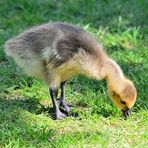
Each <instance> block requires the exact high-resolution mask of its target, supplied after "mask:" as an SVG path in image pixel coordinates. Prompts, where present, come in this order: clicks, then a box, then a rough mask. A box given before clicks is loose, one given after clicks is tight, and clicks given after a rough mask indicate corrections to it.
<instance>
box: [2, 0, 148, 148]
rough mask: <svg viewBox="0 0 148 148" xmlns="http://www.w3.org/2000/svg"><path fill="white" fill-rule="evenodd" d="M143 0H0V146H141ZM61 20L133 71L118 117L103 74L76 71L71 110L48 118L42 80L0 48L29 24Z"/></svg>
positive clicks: (147, 44)
mask: <svg viewBox="0 0 148 148" xmlns="http://www.w3.org/2000/svg"><path fill="white" fill-rule="evenodd" d="M146 6H147V1H144V0H141V1H140V0H129V1H122V0H111V1H108V0H105V1H104V0H92V1H91V2H90V1H89V0H88V1H87V0H84V1H81V0H76V1H74V0H68V1H67V0H63V1H56V0H53V1H51V0H44V1H42V0H30V1H26V0H13V1H12V0H5V1H4V0H3V1H0V36H1V38H0V147H8V148H9V147H18V148H19V147H61V148H65V147H70V148H71V147H91V148H92V147H138V148H139V147H141V148H144V147H147V145H148V142H147V139H148V134H147V133H148V122H147V119H148V113H147V104H148V101H147V97H148V91H147V88H148V83H147V80H148V60H147V59H148V22H147V16H148V11H147V7H146ZM49 21H64V22H69V23H74V24H77V25H80V26H82V27H83V28H85V29H86V30H88V31H90V32H92V33H93V34H94V35H95V36H96V38H97V39H98V40H99V42H101V43H103V45H104V48H105V50H106V51H107V52H108V54H109V55H110V56H111V57H113V58H114V59H115V60H116V61H117V62H118V63H119V64H120V66H121V67H122V69H123V71H124V73H125V75H126V76H127V77H129V78H130V79H132V80H133V81H134V83H135V84H136V87H137V90H138V100H137V103H136V105H135V106H134V108H133V114H132V117H131V118H129V119H128V120H124V118H123V117H122V114H121V111H120V110H118V109H117V108H116V107H115V106H113V104H112V102H111V101H110V99H109V96H108V94H107V89H106V82H105V81H99V82H98V81H95V80H90V79H88V78H86V77H83V76H78V77H76V78H73V79H72V80H71V81H69V83H68V86H67V89H66V96H67V100H68V102H70V103H71V104H73V105H74V106H75V107H74V109H73V113H75V114H76V115H77V114H78V117H77V118H74V117H69V118H67V119H64V120H61V121H55V120H53V118H52V115H53V114H52V113H53V111H52V103H51V100H50V99H49V93H48V87H47V86H46V85H45V84H44V82H42V81H39V80H36V79H33V78H30V77H28V76H26V75H24V73H23V72H22V70H21V69H19V68H18V67H17V66H16V64H15V63H14V62H13V60H12V59H9V58H7V57H6V56H5V55H4V52H3V45H4V43H5V41H6V40H7V39H9V38H11V37H12V36H15V35H17V34H19V33H20V32H22V31H24V30H25V29H27V28H30V27H31V26H35V25H38V24H42V23H47V22H49Z"/></svg>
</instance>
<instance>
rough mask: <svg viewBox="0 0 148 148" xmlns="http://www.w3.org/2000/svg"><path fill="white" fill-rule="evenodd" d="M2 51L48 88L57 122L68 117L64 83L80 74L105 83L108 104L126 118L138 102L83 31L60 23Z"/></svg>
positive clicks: (8, 44)
mask: <svg viewBox="0 0 148 148" xmlns="http://www.w3.org/2000/svg"><path fill="white" fill-rule="evenodd" d="M4 49H5V53H6V54H7V55H8V56H10V57H12V58H13V59H14V60H15V61H16V63H17V64H18V65H19V66H20V67H21V68H23V70H24V72H25V73H26V74H28V75H29V76H32V77H35V78H38V79H41V80H43V81H45V82H46V84H47V85H48V86H49V92H50V96H51V99H52V103H53V108H54V115H55V118H56V119H63V118H65V117H67V116H68V113H69V111H70V109H71V106H70V105H68V104H67V103H66V101H65V86H66V82H67V81H68V80H69V79H71V78H72V77H74V76H76V75H79V74H81V75H84V76H87V77H89V78H93V79H97V80H102V79H106V81H107V86H108V92H109V95H110V97H111V100H112V101H113V103H114V104H115V105H116V106H117V107H118V108H119V109H121V110H122V112H123V113H124V115H125V116H129V115H130V109H131V108H132V107H133V105H134V104H135V101H136V98H137V91H136V88H135V86H134V84H133V82H132V81H130V80H129V79H127V78H126V77H125V76H124V74H123V72H122V70H121V68H120V66H119V65H118V64H117V63H116V62H115V61H114V60H113V59H111V58H110V57H109V56H108V55H107V54H106V53H105V51H103V47H102V46H101V45H100V44H99V43H97V41H96V39H95V38H94V37H93V36H92V35H91V34H90V33H88V32H86V31H85V30H83V29H82V28H80V27H78V26H75V25H72V24H66V23H61V22H55V23H48V24H43V25H40V26H37V27H34V28H32V29H29V30H27V31H25V32H24V33H22V34H20V35H18V36H16V37H14V38H12V39H10V40H8V41H7V42H6V44H5V46H4ZM58 88H60V89H61V94H60V95H61V96H60V100H59V99H57V95H58ZM61 107H62V108H63V110H64V111H62V110H61V109H60V108H61Z"/></svg>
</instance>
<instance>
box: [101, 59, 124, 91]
mask: <svg viewBox="0 0 148 148" xmlns="http://www.w3.org/2000/svg"><path fill="white" fill-rule="evenodd" d="M102 70H103V73H104V77H105V79H106V80H107V83H108V85H109V87H110V88H112V90H116V92H120V90H121V87H122V84H123V81H124V80H125V76H124V74H123V72H122V70H121V68H120V66H119V65H118V64H117V63H116V62H115V61H114V60H112V59H106V61H105V62H104V65H103V68H102Z"/></svg>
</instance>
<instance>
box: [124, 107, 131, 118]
mask: <svg viewBox="0 0 148 148" xmlns="http://www.w3.org/2000/svg"><path fill="white" fill-rule="evenodd" d="M122 112H123V115H124V116H125V117H126V118H127V117H130V116H131V110H130V109H126V110H122Z"/></svg>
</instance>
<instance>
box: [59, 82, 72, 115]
mask: <svg viewBox="0 0 148 148" xmlns="http://www.w3.org/2000/svg"><path fill="white" fill-rule="evenodd" d="M65 87H66V81H65V82H62V83H61V86H60V88H61V96H60V100H59V106H60V107H62V108H63V109H64V110H65V111H66V112H67V113H69V112H70V110H71V109H72V106H71V105H69V104H67V103H66V102H65Z"/></svg>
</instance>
